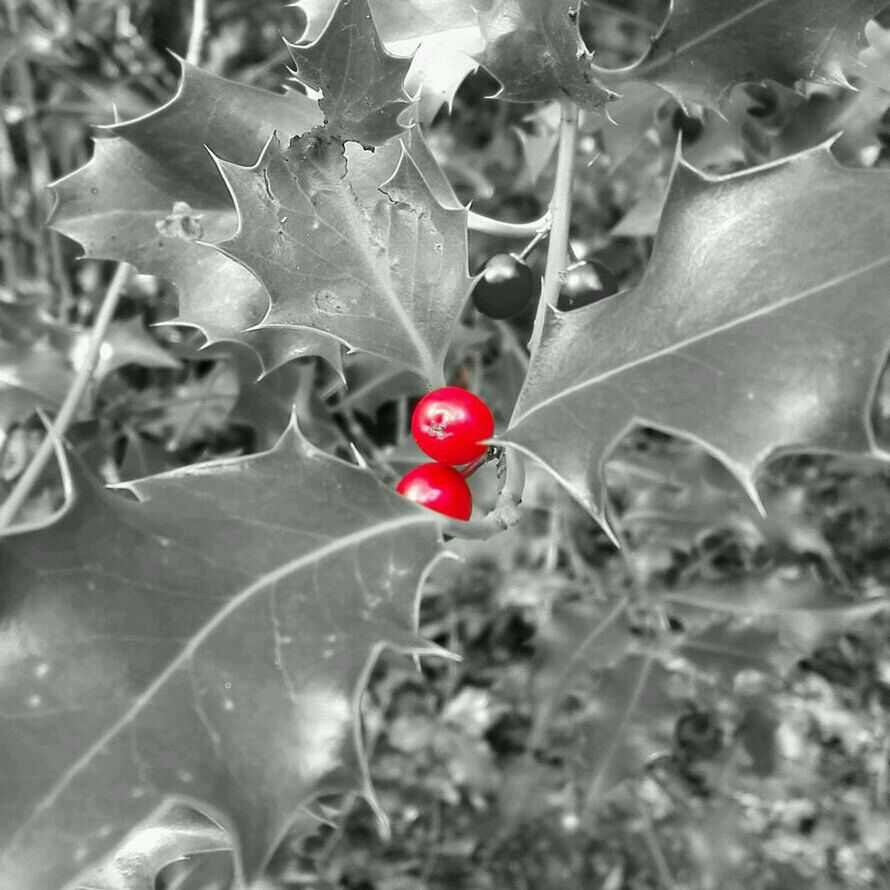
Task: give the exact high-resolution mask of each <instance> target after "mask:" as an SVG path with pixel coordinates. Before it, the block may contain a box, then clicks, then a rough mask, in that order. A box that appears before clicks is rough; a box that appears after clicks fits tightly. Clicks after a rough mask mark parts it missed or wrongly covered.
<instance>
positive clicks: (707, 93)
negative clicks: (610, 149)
mask: <svg viewBox="0 0 890 890" xmlns="http://www.w3.org/2000/svg"><path fill="white" fill-rule="evenodd" d="M884 5H885V4H884V2H883V0H852V2H848V3H837V2H836V0H781V2H777V0H720V2H719V3H715V2H713V0H674V2H673V8H672V11H671V14H670V16H669V17H668V19H667V22H666V23H665V25H664V27H663V28H662V30H661V32H660V33H659V34H658V36H657V38H656V39H655V40H653V43H652V50H651V52H650V53H649V54H648V55H647V57H646V58H645V59H644V60H643V61H642V63H641V64H640V65H639V66H637V67H635V68H634V69H631V71H632V73H633V76H634V77H636V78H645V79H647V80H652V81H654V82H655V83H657V84H659V86H662V87H664V88H665V89H666V90H668V91H669V92H671V93H673V94H674V95H676V96H677V97H678V98H680V99H681V100H685V101H688V102H698V103H700V104H703V105H710V106H712V107H718V106H719V103H720V99H721V98H722V97H723V96H724V95H725V94H726V93H727V92H728V91H729V89H730V88H731V87H732V86H733V84H736V83H739V82H743V81H763V80H774V81H776V82H778V83H781V84H784V85H785V86H789V87H790V86H794V85H795V83H797V82H798V81H801V80H808V81H816V82H818V83H828V84H839V85H845V84H846V83H847V80H846V77H845V76H844V71H845V69H848V67H849V66H850V65H851V64H852V63H854V62H855V60H856V54H857V52H858V49H859V39H860V36H861V33H862V29H863V28H864V27H865V24H866V22H867V21H868V20H869V19H871V18H872V17H874V15H875V14H876V13H877V12H879V11H880V9H881V8H882V7H883V6H884Z"/></svg>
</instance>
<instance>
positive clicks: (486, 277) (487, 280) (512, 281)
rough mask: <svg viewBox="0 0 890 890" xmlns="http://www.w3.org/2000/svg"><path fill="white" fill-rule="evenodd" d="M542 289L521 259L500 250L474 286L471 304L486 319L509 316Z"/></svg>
mask: <svg viewBox="0 0 890 890" xmlns="http://www.w3.org/2000/svg"><path fill="white" fill-rule="evenodd" d="M540 288H541V282H540V279H539V278H538V276H537V275H535V273H534V272H532V270H531V269H530V268H529V267H528V266H527V265H526V263H525V262H523V260H520V259H519V258H517V257H515V256H511V255H510V254H509V253H499V254H497V255H496V256H493V257H492V258H491V259H490V260H489V261H488V262H487V263H486V264H485V269H484V271H483V272H482V277H481V278H480V279H479V280H478V281H477V282H476V286H475V287H474V288H473V305H474V306H475V307H476V308H477V309H478V310H479V311H480V312H481V313H482V314H483V315H487V316H488V317H489V318H512V317H513V316H514V315H518V314H519V313H520V312H522V310H523V309H525V307H526V306H528V304H529V302H530V301H531V299H532V297H534V296H536V295H537V294H538V292H539V291H540Z"/></svg>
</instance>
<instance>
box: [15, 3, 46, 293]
mask: <svg viewBox="0 0 890 890" xmlns="http://www.w3.org/2000/svg"><path fill="white" fill-rule="evenodd" d="M6 16H7V22H8V24H9V30H10V32H11V33H12V35H13V37H15V36H17V35H18V34H19V16H18V9H17V8H16V3H15V0H6ZM10 64H11V67H12V70H13V74H14V75H15V84H16V91H17V97H18V99H19V101H20V102H21V104H22V106H23V108H24V112H25V115H24V117H23V118H22V121H21V125H22V134H23V135H24V137H25V140H24V141H25V152H26V153H27V157H28V171H29V174H30V177H31V190H32V193H33V199H34V202H33V203H34V211H35V220H34V222H35V225H36V226H37V227H38V228H39V227H40V226H42V225H43V219H42V218H41V213H40V196H41V195H42V194H43V192H44V189H45V188H46V186H48V185H49V183H50V182H51V180H52V178H53V176H52V166H51V164H50V159H49V152H48V151H47V148H46V142H45V140H44V138H43V134H42V133H41V131H40V127H39V125H38V122H37V120H36V118H35V116H34V109H35V107H36V104H37V101H36V98H35V91H34V81H33V79H32V78H31V69H30V68H29V67H28V60H27V58H26V57H25V56H24V54H22V53H16V54H15V55H14V56H13V58H12V62H11V63H10ZM34 261H35V264H36V266H37V272H38V274H39V275H40V277H41V278H43V279H44V280H45V281H46V280H48V279H49V277H50V268H49V263H48V262H47V253H46V251H45V250H44V249H43V244H42V243H41V246H40V248H38V249H37V250H36V252H35V254H34Z"/></svg>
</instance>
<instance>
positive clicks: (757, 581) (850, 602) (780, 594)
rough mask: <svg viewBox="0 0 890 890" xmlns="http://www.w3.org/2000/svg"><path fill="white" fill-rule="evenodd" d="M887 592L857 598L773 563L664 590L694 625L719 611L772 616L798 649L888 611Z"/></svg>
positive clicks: (760, 617) (738, 615) (731, 614)
mask: <svg viewBox="0 0 890 890" xmlns="http://www.w3.org/2000/svg"><path fill="white" fill-rule="evenodd" d="M887 594H888V592H887V591H883V592H882V593H881V594H880V595H877V596H874V597H870V598H867V599H854V598H852V597H847V596H841V595H840V594H838V593H836V592H835V591H834V590H832V589H831V588H830V587H828V586H827V585H826V584H825V583H824V582H821V581H820V580H819V579H818V578H816V577H814V576H813V575H812V574H811V573H810V572H806V571H793V572H792V571H789V570H788V569H770V570H768V571H765V572H761V573H759V574H750V575H744V576H742V577H740V578H734V579H731V580H727V581H724V582H720V583H716V582H707V581H696V582H692V583H688V584H683V585H679V586H678V587H677V588H676V589H668V590H664V591H663V592H662V593H661V596H662V598H663V599H664V600H665V602H667V603H669V604H670V605H671V607H672V608H674V609H675V610H677V611H678V613H679V614H680V616H681V617H682V618H683V621H684V623H688V624H689V625H692V626H695V625H700V624H701V623H703V622H704V623H708V622H710V621H712V620H713V617H714V616H715V615H717V616H723V617H736V618H747V619H758V620H760V621H764V620H767V621H768V622H769V624H771V625H772V626H773V627H777V628H778V629H779V630H780V631H781V632H782V635H783V637H784V638H785V639H786V640H788V641H789V642H790V643H792V644H793V645H795V646H797V648H798V649H800V650H803V651H811V650H813V649H814V648H815V647H816V646H817V645H819V644H820V643H822V642H823V641H824V640H825V639H827V638H828V637H830V636H831V635H833V634H838V633H841V632H843V631H844V630H846V629H848V628H849V627H852V626H854V625H855V624H857V623H859V622H862V621H866V620H868V619H869V618H873V617H874V616H876V615H879V614H881V613H882V612H886V611H887V609H888V608H890V596H888V595H887Z"/></svg>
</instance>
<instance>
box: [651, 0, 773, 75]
mask: <svg viewBox="0 0 890 890" xmlns="http://www.w3.org/2000/svg"><path fill="white" fill-rule="evenodd" d="M775 2H776V0H760V2H759V3H755V4H754V5H753V6H749V7H748V8H747V9H745V10H743V11H742V12H740V13H737V14H736V15H734V16H731V17H730V18H728V19H726V20H725V21H723V22H720V23H719V24H717V25H714V26H713V27H712V28H708V29H707V30H706V31H703V32H702V33H701V34H697V35H696V36H695V37H693V38H691V39H690V40H687V41H686V43H683V44H680V46H678V47H676V48H675V49H673V50H668V51H667V52H666V54H665V55H663V56H662V57H661V58H660V59H656V60H655V61H654V62H648V63H647V62H646V61H643V63H642V64H641V65H640V67H639V69H637V71H635V72H634V75H635V76H636V77H650V76H651V74H652V72H653V71H658V69H659V68H663V67H664V66H665V65H666V64H667V63H668V62H671V61H673V60H674V59H676V58H677V57H678V56H682V55H683V53H687V52H689V50H691V49H693V48H694V47H696V46H698V45H699V44H700V43H704V42H705V41H706V40H709V39H710V38H711V37H714V36H715V35H717V34H719V33H720V32H721V31H725V30H726V29H727V28H729V27H731V26H732V25H735V24H736V23H737V22H740V21H742V20H743V19H746V18H747V17H748V16H750V15H753V14H754V13H755V12H759V11H760V10H761V9H763V8H764V7H765V6H769V5H770V4H771V3H775ZM670 26H671V21H670V19H668V22H667V27H668V28H669V27H670ZM656 39H657V38H656ZM656 51H657V50H656Z"/></svg>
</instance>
